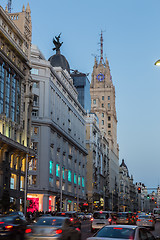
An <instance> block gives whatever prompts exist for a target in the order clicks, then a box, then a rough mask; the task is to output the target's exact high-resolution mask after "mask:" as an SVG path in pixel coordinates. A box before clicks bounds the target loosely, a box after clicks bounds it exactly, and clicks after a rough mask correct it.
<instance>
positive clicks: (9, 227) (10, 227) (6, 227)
mask: <svg viewBox="0 0 160 240" xmlns="http://www.w3.org/2000/svg"><path fill="white" fill-rule="evenodd" d="M12 228H13V226H12V225H8V226H5V229H12Z"/></svg>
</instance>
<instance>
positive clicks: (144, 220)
mask: <svg viewBox="0 0 160 240" xmlns="http://www.w3.org/2000/svg"><path fill="white" fill-rule="evenodd" d="M136 225H137V226H141V227H149V228H151V229H152V230H154V229H155V220H154V219H153V218H152V216H150V215H140V216H138V219H137V221H136Z"/></svg>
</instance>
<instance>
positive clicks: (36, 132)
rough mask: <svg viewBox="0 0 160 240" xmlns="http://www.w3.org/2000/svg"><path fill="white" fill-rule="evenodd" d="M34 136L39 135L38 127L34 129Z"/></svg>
mask: <svg viewBox="0 0 160 240" xmlns="http://www.w3.org/2000/svg"><path fill="white" fill-rule="evenodd" d="M34 134H35V135H37V134H38V127H34Z"/></svg>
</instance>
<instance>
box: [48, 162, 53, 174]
mask: <svg viewBox="0 0 160 240" xmlns="http://www.w3.org/2000/svg"><path fill="white" fill-rule="evenodd" d="M49 173H50V174H53V162H52V161H49Z"/></svg>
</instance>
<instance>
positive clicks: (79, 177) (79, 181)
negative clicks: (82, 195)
mask: <svg viewBox="0 0 160 240" xmlns="http://www.w3.org/2000/svg"><path fill="white" fill-rule="evenodd" d="M78 185H79V186H80V185H81V176H80V175H79V176H78Z"/></svg>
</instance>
